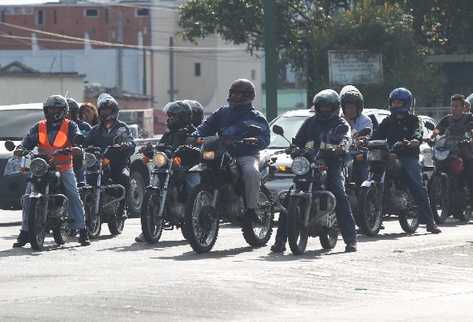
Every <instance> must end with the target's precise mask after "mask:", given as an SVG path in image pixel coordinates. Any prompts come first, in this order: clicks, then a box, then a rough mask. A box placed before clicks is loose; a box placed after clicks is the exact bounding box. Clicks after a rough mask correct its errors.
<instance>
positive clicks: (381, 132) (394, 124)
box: [371, 114, 423, 158]
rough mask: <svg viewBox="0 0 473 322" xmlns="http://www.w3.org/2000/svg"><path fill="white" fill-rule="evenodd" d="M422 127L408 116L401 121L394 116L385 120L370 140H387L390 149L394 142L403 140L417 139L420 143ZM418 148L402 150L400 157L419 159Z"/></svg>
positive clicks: (412, 116)
mask: <svg viewBox="0 0 473 322" xmlns="http://www.w3.org/2000/svg"><path fill="white" fill-rule="evenodd" d="M422 138H423V137H422V125H421V122H420V120H419V118H418V117H417V116H415V115H413V114H409V115H408V116H407V117H405V118H403V119H398V118H396V117H395V116H394V115H390V116H388V117H387V118H385V119H384V120H383V121H382V122H381V124H380V125H379V128H378V130H377V131H376V132H374V134H373V136H372V137H371V139H372V140H387V142H388V144H389V145H390V146H391V147H392V146H393V145H394V144H395V143H396V142H399V141H403V140H413V139H417V140H419V141H420V142H422ZM419 152H420V150H419V147H417V148H412V149H408V150H403V151H402V153H400V154H401V155H402V156H412V157H416V158H418V157H419Z"/></svg>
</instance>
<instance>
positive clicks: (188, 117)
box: [164, 101, 192, 130]
mask: <svg viewBox="0 0 473 322" xmlns="http://www.w3.org/2000/svg"><path fill="white" fill-rule="evenodd" d="M164 112H166V113H167V115H168V120H167V125H168V128H169V129H170V130H177V129H182V128H184V127H186V126H187V125H189V124H190V123H191V121H192V108H191V107H190V105H189V104H187V103H186V102H184V101H175V102H169V103H167V104H166V106H164Z"/></svg>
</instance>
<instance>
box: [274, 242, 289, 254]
mask: <svg viewBox="0 0 473 322" xmlns="http://www.w3.org/2000/svg"><path fill="white" fill-rule="evenodd" d="M285 251H286V245H284V244H283V243H275V244H274V245H273V246H271V252H273V253H275V254H282V253H284V252H285Z"/></svg>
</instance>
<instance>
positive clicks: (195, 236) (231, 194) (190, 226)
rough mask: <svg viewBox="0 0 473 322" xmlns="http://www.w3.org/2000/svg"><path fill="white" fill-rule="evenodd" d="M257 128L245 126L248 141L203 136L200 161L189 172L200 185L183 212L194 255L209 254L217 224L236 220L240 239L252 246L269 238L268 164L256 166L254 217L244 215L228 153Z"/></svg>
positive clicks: (238, 176) (239, 185) (235, 168)
mask: <svg viewBox="0 0 473 322" xmlns="http://www.w3.org/2000/svg"><path fill="white" fill-rule="evenodd" d="M260 131H261V129H260V128H259V127H256V126H254V125H253V126H249V129H248V133H247V134H248V137H249V139H243V140H230V141H229V140H227V139H226V138H224V137H207V138H205V139H204V142H203V145H202V148H201V159H202V160H201V162H200V164H198V165H196V166H194V167H193V168H191V169H190V172H191V173H197V174H199V176H200V183H199V185H197V186H196V187H195V188H194V189H193V190H192V192H191V193H190V195H189V197H188V199H187V204H186V211H185V218H184V225H183V232H184V236H185V237H186V239H187V240H188V241H189V243H190V245H191V247H192V249H193V250H194V251H195V252H197V253H205V252H209V251H210V250H211V249H212V248H213V246H214V244H215V242H216V240H217V236H218V231H219V223H220V221H223V222H231V221H232V220H233V219H234V218H238V219H239V222H240V226H241V229H242V233H243V238H244V239H245V241H246V242H247V243H248V244H249V245H250V246H252V247H261V246H264V245H265V244H266V243H267V242H268V240H269V239H270V237H271V234H272V226H273V201H272V197H271V193H270V192H269V191H268V189H267V188H266V186H265V181H266V179H267V178H268V176H269V161H265V162H264V164H260V173H261V179H262V180H261V185H260V190H259V192H258V196H257V209H255V211H256V217H257V218H249V216H246V214H245V209H246V205H245V203H246V202H245V197H244V196H245V191H244V184H243V182H242V178H241V173H240V169H239V167H238V164H237V161H236V159H235V158H234V157H232V156H231V154H230V153H229V147H230V146H231V145H233V144H242V143H245V144H251V137H254V136H256V135H258V133H259V132H260Z"/></svg>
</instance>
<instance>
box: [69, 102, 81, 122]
mask: <svg viewBox="0 0 473 322" xmlns="http://www.w3.org/2000/svg"><path fill="white" fill-rule="evenodd" d="M67 105H69V116H70V119H71V120H77V118H78V117H79V109H80V108H79V103H77V101H76V100H75V99H73V98H68V99H67Z"/></svg>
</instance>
